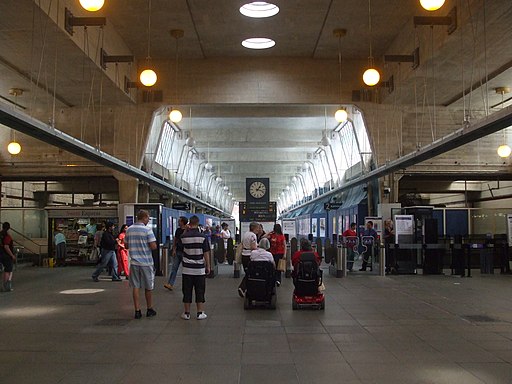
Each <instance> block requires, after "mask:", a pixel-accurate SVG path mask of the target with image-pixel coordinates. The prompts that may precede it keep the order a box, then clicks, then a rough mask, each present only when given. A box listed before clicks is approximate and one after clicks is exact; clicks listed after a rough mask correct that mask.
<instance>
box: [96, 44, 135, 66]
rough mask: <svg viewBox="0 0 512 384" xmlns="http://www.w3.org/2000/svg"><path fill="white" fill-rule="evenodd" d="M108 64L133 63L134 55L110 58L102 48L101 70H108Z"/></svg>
mask: <svg viewBox="0 0 512 384" xmlns="http://www.w3.org/2000/svg"><path fill="white" fill-rule="evenodd" d="M107 63H133V55H124V56H123V55H121V56H113V55H112V56H109V55H108V54H107V52H105V50H104V49H103V48H100V65H101V68H103V69H107Z"/></svg>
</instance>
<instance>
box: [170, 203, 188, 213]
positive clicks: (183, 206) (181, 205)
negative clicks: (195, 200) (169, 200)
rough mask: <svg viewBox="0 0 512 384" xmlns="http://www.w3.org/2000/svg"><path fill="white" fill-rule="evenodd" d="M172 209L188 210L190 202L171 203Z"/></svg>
mask: <svg viewBox="0 0 512 384" xmlns="http://www.w3.org/2000/svg"><path fill="white" fill-rule="evenodd" d="M172 209H177V210H178V211H190V203H173V205H172Z"/></svg>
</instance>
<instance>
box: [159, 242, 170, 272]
mask: <svg viewBox="0 0 512 384" xmlns="http://www.w3.org/2000/svg"><path fill="white" fill-rule="evenodd" d="M160 257H161V259H160V265H161V266H162V275H163V276H165V277H169V248H168V247H166V246H163V247H162V253H161V255H160Z"/></svg>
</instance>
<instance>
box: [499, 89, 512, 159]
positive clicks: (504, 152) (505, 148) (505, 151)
mask: <svg viewBox="0 0 512 384" xmlns="http://www.w3.org/2000/svg"><path fill="white" fill-rule="evenodd" d="M509 92H510V88H508V87H498V88H496V93H501V109H503V105H504V103H505V93H509ZM502 143H503V144H501V145H500V146H499V147H498V150H497V152H498V156H499V157H502V158H504V159H505V158H507V157H509V156H510V154H511V153H512V149H511V148H510V146H509V145H508V144H507V128H504V129H503V141H502Z"/></svg>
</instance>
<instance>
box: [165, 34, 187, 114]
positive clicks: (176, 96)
mask: <svg viewBox="0 0 512 384" xmlns="http://www.w3.org/2000/svg"><path fill="white" fill-rule="evenodd" d="M170 33H171V36H172V37H174V39H175V40H176V67H175V71H174V91H175V99H174V101H175V103H178V40H179V39H180V38H182V37H183V36H184V35H185V32H183V30H181V29H171V31H170ZM182 118H183V115H182V113H181V112H180V111H179V110H178V109H175V108H172V110H171V113H169V119H170V120H171V121H172V122H173V123H179V122H180V121H181V119H182Z"/></svg>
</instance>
